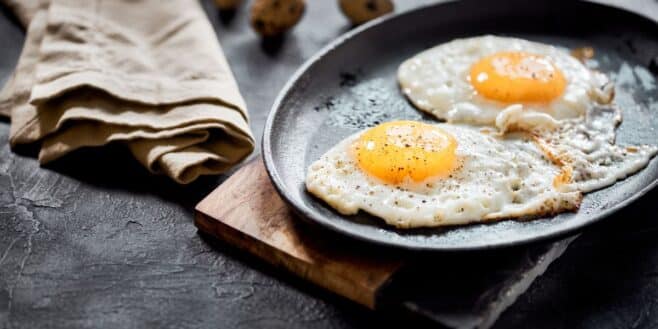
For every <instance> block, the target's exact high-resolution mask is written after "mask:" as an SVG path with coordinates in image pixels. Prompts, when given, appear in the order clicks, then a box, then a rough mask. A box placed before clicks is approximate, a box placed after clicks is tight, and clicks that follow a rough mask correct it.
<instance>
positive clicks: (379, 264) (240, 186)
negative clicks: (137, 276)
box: [195, 158, 571, 328]
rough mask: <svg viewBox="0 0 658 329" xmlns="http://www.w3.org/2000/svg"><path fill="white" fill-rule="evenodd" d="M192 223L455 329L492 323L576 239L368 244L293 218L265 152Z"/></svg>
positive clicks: (342, 290) (349, 294)
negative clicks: (403, 246) (475, 246)
mask: <svg viewBox="0 0 658 329" xmlns="http://www.w3.org/2000/svg"><path fill="white" fill-rule="evenodd" d="M195 224H196V226H197V227H198V228H199V230H200V231H202V232H203V233H206V234H209V235H212V236H214V237H216V238H219V239H221V240H223V241H225V242H227V243H228V244H230V245H233V246H235V247H237V248H240V249H243V250H245V251H246V252H248V253H250V254H253V255H255V256H257V257H258V258H260V259H262V260H263V261H265V262H268V263H270V264H272V265H275V266H278V267H281V268H284V269H285V270H287V271H289V272H292V273H294V274H296V275H297V276H299V277H301V278H302V279H304V280H308V281H311V282H313V283H315V284H317V285H319V286H322V287H324V288H326V289H328V290H330V291H332V292H334V293H336V294H338V295H341V296H344V297H346V298H349V299H351V300H353V301H355V302H357V303H359V304H361V305H364V306H366V307H369V308H371V309H378V308H384V307H386V308H388V307H390V306H398V307H401V308H404V309H407V310H411V311H413V312H417V313H419V314H423V315H424V316H427V317H429V318H431V319H433V320H435V321H437V322H440V323H442V324H443V325H445V326H448V327H453V328H476V327H478V328H483V327H487V326H489V325H491V324H493V321H495V319H496V318H497V317H498V315H499V314H500V313H501V312H502V311H503V310H504V309H505V308H506V307H508V306H509V305H511V303H512V302H513V301H514V300H515V299H516V297H517V296H519V295H520V294H521V293H523V292H524V291H525V290H526V288H527V287H528V286H529V285H530V283H531V282H532V281H533V280H534V279H535V278H536V277H537V276H539V275H540V274H541V273H543V271H544V270H545V269H546V267H547V266H548V264H550V263H551V262H552V261H553V260H554V259H556V258H557V257H559V256H560V255H561V254H562V252H563V251H564V250H565V249H566V247H567V246H568V244H569V242H570V241H571V239H567V240H564V241H560V242H557V243H551V244H547V245H542V246H534V247H532V248H525V249H512V250H506V251H503V252H483V253H470V254H449V255H446V254H436V253H434V254H418V253H414V254H409V253H404V252H396V251H392V250H390V249H382V248H377V247H374V246H371V245H365V244H363V243H361V242H356V241H352V240H347V239H346V238H343V237H339V236H337V234H335V233H331V234H330V233H329V232H326V231H325V230H322V229H320V228H317V227H312V226H311V225H309V224H306V223H304V222H303V221H302V220H301V219H300V218H296V217H295V215H294V214H293V213H292V212H291V210H290V209H289V208H288V206H287V205H286V204H285V203H284V201H283V200H282V199H281V198H280V197H279V195H278V194H277V192H276V191H275V189H274V187H273V186H272V184H271V183H270V180H269V177H268V176H267V173H266V171H265V167H264V165H263V163H262V160H261V159H260V158H258V159H257V160H253V161H252V162H250V163H248V164H246V165H245V166H243V167H242V168H241V169H240V170H238V171H237V172H236V173H235V174H233V175H232V176H231V177H230V178H229V179H227V180H226V181H225V182H224V183H223V184H222V185H220V186H219V187H217V189H215V190H214V191H213V192H212V193H210V194H209V195H208V196H207V197H206V198H204V199H203V200H202V201H201V202H200V203H199V204H198V205H197V206H196V216H195ZM446 269H449V270H446ZM482 273H487V275H486V276H483V275H482Z"/></svg>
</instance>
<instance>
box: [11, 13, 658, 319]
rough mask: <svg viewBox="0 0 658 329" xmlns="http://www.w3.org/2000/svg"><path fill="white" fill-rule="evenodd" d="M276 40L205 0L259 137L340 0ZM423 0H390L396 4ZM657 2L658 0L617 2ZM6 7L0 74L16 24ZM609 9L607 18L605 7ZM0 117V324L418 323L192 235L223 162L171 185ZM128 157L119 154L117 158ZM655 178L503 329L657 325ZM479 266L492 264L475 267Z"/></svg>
mask: <svg viewBox="0 0 658 329" xmlns="http://www.w3.org/2000/svg"><path fill="white" fill-rule="evenodd" d="M308 2H309V6H308V9H307V12H306V16H305V18H304V20H303V21H302V22H301V24H300V25H299V26H297V28H296V29H295V30H294V32H293V33H292V34H290V35H289V36H288V37H287V38H286V40H284V42H283V44H281V45H280V46H279V47H277V46H276V45H263V44H261V42H260V41H259V40H258V38H257V37H256V36H255V34H254V33H253V32H251V30H250V29H249V28H248V26H247V19H246V14H247V10H246V8H242V9H241V10H240V11H239V12H238V13H237V15H236V16H235V17H234V19H233V20H231V21H229V22H226V21H225V22H224V23H221V20H220V17H219V15H218V12H217V11H216V10H214V9H213V6H212V5H211V4H210V2H206V3H205V5H206V8H207V9H208V14H209V16H210V18H211V20H212V21H213V24H215V26H216V28H217V33H218V35H219V38H220V40H221V42H222V45H223V47H224V51H225V53H226V55H227V57H228V60H229V62H230V63H231V65H232V68H233V70H234V73H235V75H236V77H237V79H238V83H239V84H240V88H241V90H242V92H243V94H244V96H245V98H246V100H247V104H248V106H249V109H250V112H251V117H252V122H251V125H252V128H253V130H254V133H255V135H256V136H258V138H259V140H260V135H261V132H262V126H263V122H264V120H265V116H266V115H267V111H268V110H269V107H270V105H271V103H272V101H273V100H274V97H275V96H276V94H277V93H278V91H279V89H280V88H281V87H282V85H283V83H284V82H285V81H286V80H287V79H288V77H289V76H290V75H291V74H292V72H293V71H294V70H295V69H296V68H297V67H298V66H299V65H300V64H301V63H302V62H303V61H304V60H305V59H307V58H308V57H310V56H311V55H312V54H313V53H314V52H315V51H317V50H318V49H320V48H321V47H322V46H323V45H325V44H326V43H327V42H329V41H330V40H331V39H333V38H335V37H336V36H338V35H339V34H340V33H342V32H344V31H346V30H347V29H348V25H347V22H346V21H345V19H344V18H343V17H342V16H341V15H340V13H339V12H338V8H337V6H336V4H335V1H330V0H325V1H315V0H311V1H308ZM428 2H430V1H409V0H405V1H397V5H398V10H403V9H407V8H411V7H414V6H416V5H419V4H422V3H428ZM616 2H618V3H622V4H625V5H626V6H631V7H634V8H636V9H638V10H641V11H643V12H644V14H646V15H650V16H652V17H658V14H657V13H658V10H657V8H658V4H657V3H656V2H655V1H654V0H637V1H622V0H620V1H616ZM4 13H5V14H4V15H2V17H0V51H1V52H3V56H0V77H1V78H2V79H3V80H4V79H6V77H7V76H8V75H9V74H10V72H11V71H12V70H13V67H14V65H15V62H16V59H17V57H18V54H19V52H20V48H21V45H22V41H23V34H22V31H21V29H20V28H18V27H17V25H16V24H15V21H14V20H13V19H12V18H11V17H10V16H8V15H7V14H6V11H4ZM602 24H604V22H602ZM8 132H9V125H8V124H7V123H0V328H41V327H43V328H92V327H108V328H142V327H164V328H199V327H202V328H278V327H280V328H308V327H318V328H361V327H374V326H376V325H377V326H383V327H390V326H398V327H399V326H401V325H407V324H409V321H412V322H413V324H417V325H418V326H422V325H424V324H425V323H422V322H418V323H417V322H415V320H412V319H410V318H407V317H403V316H397V315H392V314H381V313H375V312H371V311H368V310H366V309H363V308H362V307H360V306H357V305H354V304H352V303H350V302H348V301H345V300H342V299H341V298H339V297H335V296H333V295H331V294H328V293H325V292H323V291H321V290H320V289H318V288H315V287H312V286H311V285H309V284H307V283H304V282H302V281H300V280H297V279H296V278H293V277H291V276H289V275H286V274H283V273H280V272H278V271H275V270H273V269H272V268H270V267H268V266H265V265H262V263H261V262H259V261H257V260H256V259H253V258H251V257H249V256H246V255H244V254H242V253H240V252H237V251H235V250H233V249H232V248H230V247H229V246H226V245H224V244H222V243H218V242H213V241H208V240H206V239H203V238H201V237H200V236H199V235H198V234H197V232H196V228H195V227H194V225H193V223H192V216H193V206H194V204H195V203H196V202H198V201H199V200H200V199H201V198H202V197H203V196H204V195H205V194H207V193H209V192H210V191H211V190H212V189H213V188H214V187H215V186H216V185H217V184H218V183H220V182H221V181H222V180H223V179H224V178H225V177H211V178H206V179H202V180H200V181H198V182H196V183H194V184H192V185H189V186H185V187H180V186H177V185H175V184H173V183H171V182H169V181H168V180H167V179H166V178H162V177H153V176H150V175H148V174H147V172H146V171H145V170H144V169H142V168H141V167H140V166H138V165H137V164H135V163H134V162H133V161H132V160H129V159H130V156H129V154H128V153H127V152H125V151H124V150H122V149H121V148H119V147H110V148H109V149H105V150H104V151H103V152H97V151H94V150H83V151H80V152H77V153H76V154H74V155H72V156H69V157H66V158H65V159H63V160H61V161H59V162H57V163H55V164H53V165H51V166H49V167H48V168H40V167H39V165H38V163H37V162H36V160H35V159H34V158H33V156H30V154H33V150H29V149H28V150H21V155H17V154H14V153H12V152H11V151H10V150H9V147H8V145H7V134H8ZM117 159H125V161H117ZM656 200H658V193H657V192H655V191H654V192H652V193H650V194H649V195H647V196H646V197H645V198H643V199H642V200H640V201H639V202H638V203H636V204H634V205H633V206H632V209H630V210H628V211H625V212H622V213H620V214H619V215H617V216H614V218H611V219H610V220H607V221H605V222H604V223H602V224H601V225H597V226H596V227H595V228H594V229H593V230H591V231H590V232H589V233H587V234H586V236H584V237H582V238H580V239H579V240H577V242H576V243H575V245H573V246H572V247H571V248H570V249H569V250H568V251H567V253H566V254H565V256H563V257H562V258H561V259H559V260H558V261H557V262H556V263H555V264H554V265H553V266H552V267H551V268H550V269H549V271H548V272H547V273H546V275H545V276H543V277H542V278H540V279H539V280H538V281H537V282H535V283H534V284H533V285H532V287H531V288H530V290H529V291H528V293H526V294H525V295H523V296H522V297H521V299H520V300H519V301H518V302H517V303H516V304H515V305H514V306H513V307H512V308H510V309H509V310H508V311H507V312H505V313H504V315H503V317H502V318H501V320H500V321H499V323H498V325H497V327H498V328H527V327H531V328H574V327H581V328H654V327H657V326H658V316H657V315H656V312H658V239H656V237H655V235H656V234H658V225H655V224H654V220H658V215H656V208H657V207H656ZM483 275H486V273H483Z"/></svg>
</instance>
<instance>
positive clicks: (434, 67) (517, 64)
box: [398, 36, 614, 125]
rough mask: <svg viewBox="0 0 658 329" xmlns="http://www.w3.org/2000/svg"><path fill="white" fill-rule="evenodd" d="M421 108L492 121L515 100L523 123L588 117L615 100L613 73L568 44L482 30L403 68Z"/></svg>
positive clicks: (453, 118) (401, 77)
mask: <svg viewBox="0 0 658 329" xmlns="http://www.w3.org/2000/svg"><path fill="white" fill-rule="evenodd" d="M398 82H399V85H400V87H401V90H402V92H403V93H404V95H406V97H407V98H408V99H409V100H410V101H411V103H413V104H414V105H415V106H416V107H417V108H419V109H420V110H422V111H425V112H428V113H430V114H432V115H433V116H435V117H437V118H439V119H442V120H446V121H448V122H452V123H456V122H459V123H470V124H481V125H491V124H494V123H495V122H496V119H497V117H498V116H499V115H504V113H505V111H507V110H508V109H510V107H511V106H514V107H521V108H522V109H523V111H522V113H523V116H522V117H521V118H519V121H520V122H525V121H531V122H534V121H537V120H541V121H542V122H549V123H551V124H552V125H556V124H557V123H556V121H559V120H563V119H571V118H578V117H583V116H584V115H585V114H586V112H587V110H588V109H590V108H592V107H595V106H598V105H601V104H607V103H610V102H611V101H612V98H613V96H614V87H613V85H612V84H611V83H610V82H609V80H608V78H607V77H606V76H605V75H604V74H602V73H599V72H596V71H593V70H590V69H588V68H587V67H586V66H585V65H583V63H581V62H580V61H579V60H578V59H576V58H575V57H573V56H571V55H570V54H569V53H568V52H567V51H566V50H564V49H560V48H556V47H553V46H550V45H545V44H541V43H537V42H531V41H527V40H522V39H517V38H506V37H497V36H482V37H474V38H468V39H457V40H453V41H451V42H448V43H445V44H441V45H439V46H436V47H434V48H431V49H429V50H426V51H423V52H421V53H420V54H417V55H416V56H414V57H412V58H410V59H408V60H406V61H405V62H403V63H402V64H401V65H400V67H399V68H398Z"/></svg>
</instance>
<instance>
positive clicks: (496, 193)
mask: <svg viewBox="0 0 658 329" xmlns="http://www.w3.org/2000/svg"><path fill="white" fill-rule="evenodd" d="M439 126H440V128H442V129H444V130H445V131H447V132H449V133H451V134H452V135H453V136H454V137H455V138H456V139H457V141H458V146H457V149H456V154H457V156H458V157H459V158H460V160H461V165H460V167H459V168H458V169H456V170H455V171H454V172H452V173H451V175H450V176H448V177H444V178H441V179H433V180H432V179H429V180H427V181H425V182H422V183H418V184H414V183H407V184H403V185H402V186H395V185H392V184H387V183H386V182H384V181H382V180H379V179H377V178H375V177H373V176H371V175H369V174H367V173H365V172H364V171H362V170H361V169H360V168H359V165H358V164H357V163H356V162H355V159H354V157H353V155H352V154H351V153H352V152H351V151H350V147H351V145H352V143H353V142H354V141H355V140H357V139H358V138H359V136H360V134H361V133H362V132H360V133H357V134H354V135H352V136H350V137H348V138H346V139H345V140H343V141H342V142H340V143H338V144H337V145H335V146H334V147H333V148H331V149H330V150H329V151H328V152H326V153H325V154H324V155H323V156H322V157H321V158H320V159H318V160H317V161H315V162H314V163H313V164H311V166H310V167H309V168H308V172H307V176H306V188H307V190H308V191H309V192H310V193H312V194H313V195H315V196H317V197H318V198H320V199H322V200H324V201H325V202H326V203H328V204H329V205H330V206H332V207H333V208H335V209H336V210H337V211H339V212H340V213H342V214H346V215H350V214H356V213H357V212H358V211H359V210H364V211H366V212H368V213H370V214H373V215H375V216H377V217H380V218H382V219H383V220H384V221H386V223H388V224H390V225H394V226H396V227H399V228H413V227H431V226H443V225H460V224H467V223H473V222H483V221H491V220H497V219H503V218H520V217H524V218H525V217H536V216H539V215H545V214H552V213H558V212H562V211H568V210H575V209H577V208H578V206H579V204H580V200H581V198H582V194H581V193H580V192H579V191H560V190H558V189H556V188H555V187H554V186H553V179H554V177H555V176H557V175H558V174H559V173H560V168H559V167H558V166H556V165H554V164H553V163H551V161H549V159H547V158H546V157H544V155H543V154H542V152H541V150H540V149H539V148H538V147H537V146H536V145H535V143H534V142H533V141H531V140H530V138H529V137H528V136H527V135H524V134H516V135H508V136H506V137H504V138H499V137H495V136H491V135H486V134H483V133H481V132H480V131H479V130H478V129H475V128H470V127H465V126H454V125H448V124H439Z"/></svg>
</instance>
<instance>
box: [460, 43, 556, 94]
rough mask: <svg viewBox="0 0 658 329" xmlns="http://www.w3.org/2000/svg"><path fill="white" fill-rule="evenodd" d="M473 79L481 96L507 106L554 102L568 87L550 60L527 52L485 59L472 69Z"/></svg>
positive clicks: (502, 53)
mask: <svg viewBox="0 0 658 329" xmlns="http://www.w3.org/2000/svg"><path fill="white" fill-rule="evenodd" d="M469 78H470V82H471V84H472V85H473V87H474V88H475V90H476V91H477V92H478V93H479V94H481V95H483V96H484V97H486V98H488V99H492V100H496V101H500V102H505V103H524V102H525V103H530V102H533V103H534V102H539V103H542V102H543V103H545V102H550V101H552V100H553V99H555V98H557V97H558V96H560V95H562V93H563V92H564V88H565V87H566V84H567V81H566V79H565V78H564V75H563V74H562V72H560V70H559V69H557V68H556V67H555V65H553V63H552V62H551V61H550V60H549V59H548V58H546V57H544V56H541V55H535V54H530V53H525V52H499V53H496V54H493V55H490V56H487V57H484V58H482V59H481V60H480V61H478V62H477V63H475V64H473V66H471V72H470V76H469Z"/></svg>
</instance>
